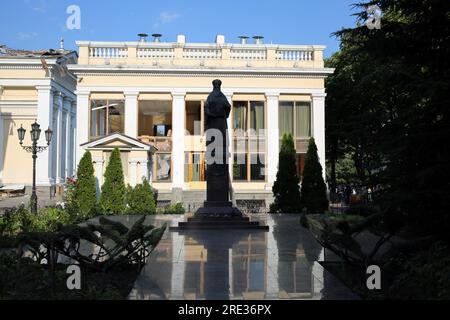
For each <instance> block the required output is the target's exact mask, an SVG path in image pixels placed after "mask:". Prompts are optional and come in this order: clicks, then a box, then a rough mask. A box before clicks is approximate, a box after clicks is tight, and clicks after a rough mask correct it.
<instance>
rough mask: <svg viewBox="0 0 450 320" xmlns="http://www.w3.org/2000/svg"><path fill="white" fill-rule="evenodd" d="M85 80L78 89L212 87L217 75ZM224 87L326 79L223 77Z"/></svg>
mask: <svg viewBox="0 0 450 320" xmlns="http://www.w3.org/2000/svg"><path fill="white" fill-rule="evenodd" d="M82 77H83V82H82V83H80V84H79V85H78V89H83V87H86V86H118V87H123V88H124V89H126V88H130V87H152V86H153V87H159V88H160V87H167V88H174V89H175V88H192V87H208V88H209V87H211V82H212V81H213V80H214V79H216V77H188V76H186V77H172V76H154V77H140V76H136V75H135V76H128V75H127V76H87V75H83V76H82ZM222 82H223V88H227V87H228V88H258V89H260V88H264V89H271V88H274V89H279V88H286V89H289V88H291V89H298V88H308V89H323V88H324V86H325V80H324V79H313V78H311V79H300V78H269V77H267V78H264V77H261V78H260V77H258V78H250V77H226V78H222Z"/></svg>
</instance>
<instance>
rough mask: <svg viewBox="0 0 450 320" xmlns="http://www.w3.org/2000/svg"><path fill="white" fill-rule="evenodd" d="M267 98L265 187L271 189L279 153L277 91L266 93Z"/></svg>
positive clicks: (275, 176) (278, 96) (276, 170)
mask: <svg viewBox="0 0 450 320" xmlns="http://www.w3.org/2000/svg"><path fill="white" fill-rule="evenodd" d="M266 98H267V156H266V166H267V189H269V190H271V188H272V187H273V184H274V183H275V181H276V179H277V172H278V161H279V159H278V156H279V153H280V130H279V125H278V109H279V100H280V93H279V92H268V93H266Z"/></svg>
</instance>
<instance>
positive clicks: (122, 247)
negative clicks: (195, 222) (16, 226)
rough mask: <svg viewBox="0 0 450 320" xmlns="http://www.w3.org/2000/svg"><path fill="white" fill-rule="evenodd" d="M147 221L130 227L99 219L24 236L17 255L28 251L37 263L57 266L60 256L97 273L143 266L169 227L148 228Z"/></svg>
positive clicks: (18, 240) (18, 239)
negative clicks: (85, 243)
mask: <svg viewBox="0 0 450 320" xmlns="http://www.w3.org/2000/svg"><path fill="white" fill-rule="evenodd" d="M145 219H146V216H143V217H142V218H140V219H139V220H138V221H137V222H136V223H135V224H134V225H133V226H132V227H131V228H128V227H126V226H125V225H123V224H121V223H119V222H115V221H112V220H109V219H106V218H104V217H100V219H99V224H93V223H92V224H91V223H89V224H88V225H87V226H79V225H68V226H59V228H58V230H57V231H55V232H27V233H22V234H20V235H19V236H18V238H17V243H18V250H17V252H18V253H19V255H21V254H23V253H24V252H25V250H24V248H27V251H30V252H31V253H32V257H33V260H34V261H37V262H40V261H42V260H43V259H46V260H47V261H50V264H56V261H55V260H56V257H57V256H58V255H57V254H61V255H63V256H66V257H68V258H70V259H72V260H74V261H76V262H77V263H78V264H79V265H80V267H81V268H83V269H84V268H86V269H90V270H95V271H98V272H100V271H101V272H107V271H109V270H111V269H113V268H117V267H123V266H125V265H135V264H137V265H140V266H142V265H143V264H144V263H145V260H146V258H147V257H148V256H149V255H150V254H151V252H153V250H154V249H155V248H156V246H157V245H158V243H159V242H160V240H161V238H162V236H163V235H164V232H165V230H166V228H167V225H166V224H164V225H163V226H162V227H160V228H155V227H154V226H152V225H146V224H144V222H145ZM81 241H87V242H88V243H89V245H88V247H91V248H94V252H89V253H86V252H84V251H85V250H82V248H81V246H80V242H81Z"/></svg>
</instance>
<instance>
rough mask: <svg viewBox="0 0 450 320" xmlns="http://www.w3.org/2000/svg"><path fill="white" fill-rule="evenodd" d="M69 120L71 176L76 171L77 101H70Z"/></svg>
mask: <svg viewBox="0 0 450 320" xmlns="http://www.w3.org/2000/svg"><path fill="white" fill-rule="evenodd" d="M70 116H71V120H70V123H71V124H72V127H71V129H70V130H71V133H70V145H71V148H72V149H71V162H72V165H71V168H72V170H71V176H75V175H76V173H77V159H76V153H77V144H76V139H77V102H76V100H75V101H72V112H71V115H70Z"/></svg>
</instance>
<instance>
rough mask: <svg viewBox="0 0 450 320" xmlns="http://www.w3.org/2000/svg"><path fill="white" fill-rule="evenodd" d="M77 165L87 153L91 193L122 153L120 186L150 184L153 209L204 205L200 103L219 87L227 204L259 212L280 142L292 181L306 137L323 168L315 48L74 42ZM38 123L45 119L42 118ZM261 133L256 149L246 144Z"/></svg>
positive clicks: (221, 41) (219, 41)
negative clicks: (285, 144)
mask: <svg viewBox="0 0 450 320" xmlns="http://www.w3.org/2000/svg"><path fill="white" fill-rule="evenodd" d="M77 45H78V47H79V58H78V64H73V65H70V66H69V70H70V71H71V72H73V73H74V74H75V75H76V77H77V79H78V81H77V88H76V96H77V121H76V123H77V130H76V149H77V150H76V158H77V162H78V161H79V160H80V158H81V157H82V155H83V153H84V152H85V151H86V150H90V151H91V152H92V153H93V158H94V162H95V168H96V175H97V179H98V182H99V185H101V183H102V179H103V173H104V170H105V166H106V164H107V162H108V157H109V154H110V152H111V150H112V148H114V147H119V148H120V149H121V151H122V162H123V163H124V172H125V176H126V180H127V182H128V183H130V184H131V185H133V184H136V183H138V182H139V181H140V179H141V178H142V177H147V178H149V179H150V180H151V182H152V185H153V187H154V188H156V189H157V190H158V199H159V201H167V202H168V201H172V202H178V201H183V202H184V203H185V205H186V206H187V207H191V209H193V207H195V206H197V205H201V203H202V201H203V200H204V199H205V190H206V183H205V136H204V130H203V128H204V114H203V109H204V104H205V100H206V98H207V96H208V94H209V93H210V92H211V89H212V86H211V82H212V81H213V80H214V79H221V80H222V82H223V85H222V90H223V92H224V93H225V95H226V96H227V98H228V99H229V101H230V103H231V104H232V107H233V108H232V113H231V116H230V119H229V128H230V129H231V130H230V133H229V135H230V141H231V145H232V146H231V149H232V157H231V163H230V176H231V179H232V183H233V189H234V191H235V195H236V199H237V200H238V201H242V200H246V201H247V203H251V202H257V203H258V205H265V206H268V205H269V204H270V202H271V198H272V191H271V188H272V186H273V183H274V181H275V179H276V174H277V168H278V153H279V148H280V140H281V138H282V136H283V134H284V133H291V134H292V135H293V136H294V137H295V142H296V150H297V160H298V161H297V162H298V171H299V173H300V174H301V172H302V170H303V165H304V159H305V154H306V151H307V150H306V149H307V142H308V140H309V138H310V137H314V138H315V139H316V143H317V145H318V149H319V156H320V161H321V163H322V166H323V167H325V95H326V94H325V78H326V77H327V76H328V75H329V74H331V73H332V72H333V70H332V69H327V68H325V67H324V60H323V51H324V49H325V48H324V47H323V46H316V45H275V44H270V45H266V44H263V43H262V39H261V38H258V37H256V39H255V43H252V44H250V43H247V41H246V39H245V38H244V39H241V43H235V44H233V43H228V42H226V41H225V38H224V37H223V36H217V38H216V41H215V42H214V43H189V42H187V41H186V37H185V36H184V35H180V36H178V37H177V39H176V40H175V41H173V42H162V41H161V40H160V36H159V35H156V36H155V40H154V41H153V42H147V41H146V39H145V38H143V39H140V41H136V42H95V41H79V42H77ZM45 117H46V115H45ZM250 132H257V133H258V134H259V133H260V132H263V134H262V135H263V137H262V139H261V137H260V139H259V140H258V143H257V145H258V148H254V147H252V145H255V144H252V143H251V142H252V139H253V138H254V136H252V134H250Z"/></svg>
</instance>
